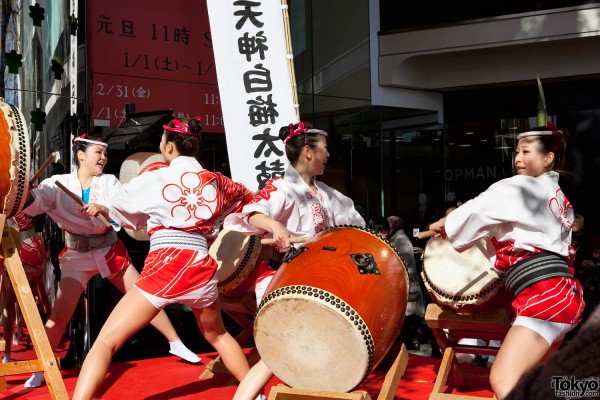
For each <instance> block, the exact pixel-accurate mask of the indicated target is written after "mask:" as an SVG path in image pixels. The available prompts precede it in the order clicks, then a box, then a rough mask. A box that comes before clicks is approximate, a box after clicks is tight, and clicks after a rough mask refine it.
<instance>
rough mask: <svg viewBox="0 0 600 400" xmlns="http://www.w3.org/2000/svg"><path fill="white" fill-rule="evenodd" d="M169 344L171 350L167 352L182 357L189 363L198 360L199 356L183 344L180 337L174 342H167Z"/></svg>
mask: <svg viewBox="0 0 600 400" xmlns="http://www.w3.org/2000/svg"><path fill="white" fill-rule="evenodd" d="M169 346H171V350H169V353H171V354H173V355H174V356H177V357H180V358H183V359H184V360H185V361H188V362H191V363H197V362H200V357H198V356H197V355H196V354H194V353H193V352H192V351H191V350H190V349H188V348H187V347H186V346H185V344H183V342H182V341H181V339H179V340H177V341H175V342H169Z"/></svg>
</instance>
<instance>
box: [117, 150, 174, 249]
mask: <svg viewBox="0 0 600 400" xmlns="http://www.w3.org/2000/svg"><path fill="white" fill-rule="evenodd" d="M166 165H167V164H165V159H164V158H163V156H162V154H160V153H149V152H140V153H134V154H132V155H130V156H129V157H127V158H126V159H125V161H123V164H121V170H120V171H119V181H120V182H121V183H129V182H131V180H132V179H133V178H135V177H136V176H138V175H140V174H143V173H144V172H146V171H153V170H155V169H158V168H162V167H164V166H166ZM124 229H125V232H127V234H128V235H129V236H130V237H132V238H133V239H135V240H139V241H141V242H144V241H149V240H150V236H148V233H147V232H146V229H145V228H144V229H139V230H137V231H134V230H132V229H129V228H124Z"/></svg>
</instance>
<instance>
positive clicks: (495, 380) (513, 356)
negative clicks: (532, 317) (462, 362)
mask: <svg viewBox="0 0 600 400" xmlns="http://www.w3.org/2000/svg"><path fill="white" fill-rule="evenodd" d="M549 349H550V346H549V345H548V342H547V341H546V339H544V338H543V337H542V336H541V335H540V334H538V333H536V332H534V331H533V330H531V329H529V328H526V327H524V326H519V325H517V326H513V327H511V328H510V329H509V331H508V333H507V334H506V338H505V339H504V341H503V342H502V345H501V346H500V350H499V351H498V355H497V356H496V360H495V361H494V364H493V365H492V370H491V371H490V384H491V386H492V390H493V391H494V394H495V395H496V398H497V399H498V400H503V399H504V398H505V397H506V396H507V395H508V393H509V392H510V391H511V390H512V389H513V388H514V387H515V385H516V384H517V382H519V380H520V379H521V378H522V377H523V375H525V374H526V373H527V372H529V370H531V369H532V368H533V367H535V366H536V365H537V364H538V363H540V362H541V361H542V360H543V359H544V358H545V355H546V353H547V352H548V350H549Z"/></svg>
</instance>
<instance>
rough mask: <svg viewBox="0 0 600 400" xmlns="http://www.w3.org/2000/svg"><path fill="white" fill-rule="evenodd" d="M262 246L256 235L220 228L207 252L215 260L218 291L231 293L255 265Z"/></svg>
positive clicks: (226, 293)
mask: <svg viewBox="0 0 600 400" xmlns="http://www.w3.org/2000/svg"><path fill="white" fill-rule="evenodd" d="M262 248H263V246H262V245H261V244H260V237H259V236H258V235H244V234H243V233H241V232H237V231H230V230H227V229H222V230H221V231H220V232H219V235H218V236H217V238H216V239H215V241H214V243H213V244H212V245H211V246H210V248H209V249H208V254H210V256H211V257H212V258H214V259H215V261H216V262H217V276H218V278H219V283H218V286H219V292H221V293H223V294H225V295H233V294H234V292H236V291H235V289H236V288H237V287H238V286H239V285H240V284H241V283H242V282H244V281H245V280H246V279H247V278H248V276H249V274H250V271H252V269H253V268H254V267H255V266H256V265H257V262H258V260H259V257H260V255H261V252H262Z"/></svg>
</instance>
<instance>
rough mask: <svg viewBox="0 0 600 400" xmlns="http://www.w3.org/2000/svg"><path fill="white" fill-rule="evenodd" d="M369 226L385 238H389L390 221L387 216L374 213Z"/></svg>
mask: <svg viewBox="0 0 600 400" xmlns="http://www.w3.org/2000/svg"><path fill="white" fill-rule="evenodd" d="M367 228H368V229H370V230H372V231H373V232H375V233H377V234H378V235H379V236H381V237H382V238H384V239H388V238H389V234H390V223H389V222H388V220H387V219H385V217H383V216H381V215H373V216H372V217H371V218H370V219H369V223H368V224H367Z"/></svg>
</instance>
